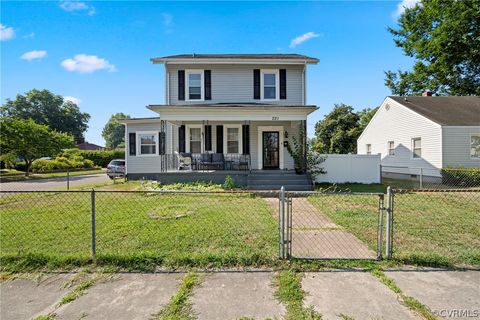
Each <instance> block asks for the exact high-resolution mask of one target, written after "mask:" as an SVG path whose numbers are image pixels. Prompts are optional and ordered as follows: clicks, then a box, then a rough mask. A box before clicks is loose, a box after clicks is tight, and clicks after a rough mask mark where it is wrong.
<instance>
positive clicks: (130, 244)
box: [0, 192, 278, 267]
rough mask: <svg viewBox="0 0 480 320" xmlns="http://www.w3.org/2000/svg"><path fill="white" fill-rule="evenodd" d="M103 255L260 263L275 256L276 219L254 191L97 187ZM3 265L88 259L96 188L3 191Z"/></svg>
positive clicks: (165, 261)
mask: <svg viewBox="0 0 480 320" xmlns="http://www.w3.org/2000/svg"><path fill="white" fill-rule="evenodd" d="M95 200H96V240H97V241H96V247H97V261H98V262H100V263H102V262H104V263H106V264H115V265H120V266H122V264H124V265H123V266H125V267H129V265H131V264H132V261H133V262H135V261H137V262H138V261H143V262H146V263H153V264H156V265H163V266H218V267H220V266H222V267H226V266H236V265H250V266H260V265H265V264H269V263H271V262H272V260H274V259H275V258H276V256H277V248H278V247H277V221H276V218H275V216H274V215H273V214H272V210H271V208H270V207H269V206H268V205H267V203H266V202H265V201H264V200H263V199H261V198H257V197H253V196H251V195H249V194H235V195H234V194H228V193H223V194H221V193H215V194H163V195H159V194H146V193H126V192H117V193H100V192H98V193H97V194H96V199H95ZM0 206H1V221H2V223H1V226H0V228H1V235H0V242H1V244H2V246H1V255H2V260H3V261H2V265H4V264H10V265H11V264H12V263H26V262H28V263H32V261H36V262H35V263H38V264H50V265H55V264H58V265H64V264H65V263H66V262H71V263H73V264H84V263H87V262H88V259H89V257H90V234H91V229H90V219H91V216H90V194H89V193H44V194H34V195H31V194H30V195H18V196H8V197H3V198H0Z"/></svg>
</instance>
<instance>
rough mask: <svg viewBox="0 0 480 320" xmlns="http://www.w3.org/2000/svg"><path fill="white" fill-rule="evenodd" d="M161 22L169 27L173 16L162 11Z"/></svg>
mask: <svg viewBox="0 0 480 320" xmlns="http://www.w3.org/2000/svg"><path fill="white" fill-rule="evenodd" d="M162 22H163V25H164V26H165V27H169V26H170V25H171V24H172V22H173V16H172V15H171V14H169V13H162Z"/></svg>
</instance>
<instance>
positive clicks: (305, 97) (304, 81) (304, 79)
mask: <svg viewBox="0 0 480 320" xmlns="http://www.w3.org/2000/svg"><path fill="white" fill-rule="evenodd" d="M302 89H303V96H302V100H303V101H302V104H303V105H306V104H307V61H305V62H304V65H303V77H302Z"/></svg>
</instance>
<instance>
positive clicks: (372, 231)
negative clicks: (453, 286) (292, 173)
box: [309, 192, 480, 267]
mask: <svg viewBox="0 0 480 320" xmlns="http://www.w3.org/2000/svg"><path fill="white" fill-rule="evenodd" d="M309 201H311V203H312V204H314V205H315V206H316V207H317V208H318V209H319V211H320V212H322V213H323V214H325V215H327V216H328V217H330V218H331V219H332V220H333V221H334V222H335V223H337V224H339V225H341V226H343V227H345V228H346V229H347V230H348V231H350V232H351V233H353V234H354V235H355V236H357V237H358V238H359V239H360V240H362V241H364V242H365V243H367V244H368V245H369V247H370V248H375V246H376V241H377V230H376V226H377V219H378V209H377V208H378V198H377V197H376V196H363V195H362V196H355V195H351V196H349V195H342V196H340V195H338V196H337V195H332V196H312V197H309ZM478 221H480V193H473V192H464V193H463V192H455V193H435V192H422V193H407V194H396V195H395V206H394V241H393V257H394V259H396V260H397V261H399V262H402V263H406V264H414V265H422V266H434V267H440V266H442V267H453V266H463V265H469V266H479V265H480V228H478Z"/></svg>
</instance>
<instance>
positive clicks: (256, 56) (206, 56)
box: [150, 53, 319, 63]
mask: <svg viewBox="0 0 480 320" xmlns="http://www.w3.org/2000/svg"><path fill="white" fill-rule="evenodd" d="M176 59H191V60H201V59H239V60H242V59H247V60H248V59H257V60H292V61H307V62H308V63H317V62H318V61H319V60H318V59H316V58H312V57H308V56H304V55H301V54H198V53H193V54H177V55H171V56H165V57H158V58H152V59H150V60H151V61H152V62H157V63H162V62H164V61H165V60H176Z"/></svg>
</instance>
